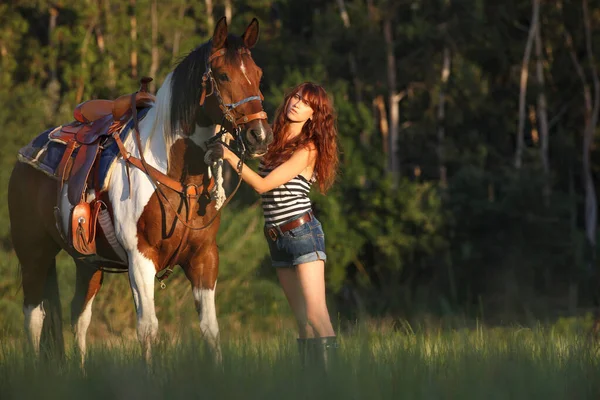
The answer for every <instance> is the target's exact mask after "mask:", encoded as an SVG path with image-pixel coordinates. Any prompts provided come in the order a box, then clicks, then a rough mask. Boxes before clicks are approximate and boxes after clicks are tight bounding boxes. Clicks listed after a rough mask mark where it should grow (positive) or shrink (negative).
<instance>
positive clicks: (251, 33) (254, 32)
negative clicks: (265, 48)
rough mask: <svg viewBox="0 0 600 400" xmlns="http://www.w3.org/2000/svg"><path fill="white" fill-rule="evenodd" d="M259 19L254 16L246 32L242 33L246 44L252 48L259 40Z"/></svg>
mask: <svg viewBox="0 0 600 400" xmlns="http://www.w3.org/2000/svg"><path fill="white" fill-rule="evenodd" d="M258 32H259V29H258V20H257V19H256V18H252V22H250V25H248V27H247V28H246V32H244V34H243V35H242V39H244V45H245V46H246V47H247V48H248V49H251V48H253V47H254V45H255V44H256V42H258Z"/></svg>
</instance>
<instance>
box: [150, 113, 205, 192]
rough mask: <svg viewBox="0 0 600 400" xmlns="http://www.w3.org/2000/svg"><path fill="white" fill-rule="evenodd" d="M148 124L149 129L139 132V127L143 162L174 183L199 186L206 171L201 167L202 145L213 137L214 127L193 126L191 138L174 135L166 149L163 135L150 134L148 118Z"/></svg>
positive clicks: (203, 166)
mask: <svg viewBox="0 0 600 400" xmlns="http://www.w3.org/2000/svg"><path fill="white" fill-rule="evenodd" d="M150 117H152V116H150ZM148 121H149V123H148V125H149V129H142V126H141V125H140V133H141V139H142V143H144V158H145V159H146V161H147V162H148V163H149V164H151V165H152V166H154V167H156V168H158V169H160V170H161V171H162V172H163V173H166V174H167V175H168V176H169V177H171V178H173V179H175V180H178V181H180V182H184V183H194V184H200V183H201V181H202V179H203V177H204V175H205V174H206V171H207V168H208V167H207V165H206V164H205V163H204V153H205V150H206V145H205V142H206V141H207V140H208V139H210V138H211V137H212V136H213V135H214V133H215V126H214V125H213V126H209V127H198V126H197V127H196V130H195V132H194V134H193V135H191V136H189V137H187V138H186V137H183V136H182V135H178V136H176V137H175V138H174V140H173V143H172V145H171V146H170V148H169V149H167V141H166V140H165V138H164V136H163V134H162V133H163V132H161V131H160V130H159V131H158V132H155V133H154V134H152V132H151V129H152V127H151V125H152V123H151V122H150V121H152V118H149V119H148ZM167 153H168V154H169V157H167Z"/></svg>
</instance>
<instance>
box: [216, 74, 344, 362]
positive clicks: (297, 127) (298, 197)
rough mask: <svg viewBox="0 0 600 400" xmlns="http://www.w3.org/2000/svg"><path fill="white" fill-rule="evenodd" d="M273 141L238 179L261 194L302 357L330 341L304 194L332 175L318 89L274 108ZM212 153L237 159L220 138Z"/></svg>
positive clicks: (332, 130)
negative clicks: (254, 166)
mask: <svg viewBox="0 0 600 400" xmlns="http://www.w3.org/2000/svg"><path fill="white" fill-rule="evenodd" d="M273 134H274V141H273V143H272V144H271V145H270V146H269V150H268V152H267V154H265V156H264V157H263V159H262V161H261V164H260V166H259V173H258V174H257V173H256V172H254V171H252V170H251V169H249V168H244V169H243V171H242V179H243V180H244V181H245V182H246V183H248V184H249V185H250V186H252V188H254V190H256V191H257V192H258V193H259V194H261V197H262V205H263V212H264V217H265V237H266V239H267V242H268V243H269V250H270V253H271V260H272V264H273V267H275V268H276V270H277V277H278V278H279V282H280V283H281V286H282V288H283V291H284V292H285V295H286V297H287V299H288V302H289V304H290V306H291V308H292V311H293V313H294V316H295V318H296V322H297V324H298V336H299V338H298V348H299V350H300V353H301V357H302V361H303V363H304V361H305V360H306V357H308V358H309V361H310V360H312V359H316V358H318V359H321V361H322V362H324V365H325V366H326V365H327V353H328V352H329V351H330V349H335V348H337V343H336V337H335V332H334V330H333V327H332V325H331V320H330V318H329V312H328V310H327V304H326V302H325V260H326V258H327V257H326V255H325V238H324V234H323V230H322V227H321V223H320V222H319V221H318V220H317V219H316V218H315V216H314V214H313V212H312V208H311V203H310V200H309V198H308V193H309V191H310V188H311V185H312V184H313V183H315V182H317V183H318V186H319V189H320V191H321V192H322V193H325V192H326V191H327V189H329V188H330V187H331V185H332V184H333V182H334V180H335V175H336V170H337V165H338V153H337V130H336V127H335V118H334V109H333V107H332V104H331V102H330V100H329V98H328V96H327V93H326V92H325V90H324V89H323V88H322V87H321V86H319V85H317V84H314V83H310V82H305V83H302V84H300V85H298V86H297V87H295V88H294V89H292V90H291V92H290V93H288V94H287V95H286V96H285V98H284V101H283V104H282V105H281V106H280V107H279V109H278V110H277V111H276V115H275V122H274V124H273ZM212 150H213V151H214V153H213V157H214V158H223V159H225V160H227V162H229V164H231V166H232V167H234V168H237V165H238V162H239V158H238V157H237V156H236V155H235V154H233V153H232V152H231V151H229V150H228V149H227V148H225V147H224V146H221V145H218V144H217V145H216V147H212Z"/></svg>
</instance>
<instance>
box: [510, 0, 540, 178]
mask: <svg viewBox="0 0 600 400" xmlns="http://www.w3.org/2000/svg"><path fill="white" fill-rule="evenodd" d="M532 8H533V10H532V16H531V26H530V27H529V35H528V36H527V43H526V44H525V52H524V54H523V63H522V65H521V87H520V92H519V125H518V128H517V144H516V147H517V148H516V151H515V168H521V166H522V164H523V147H524V145H525V143H524V142H525V141H524V131H525V109H526V104H525V101H526V95H527V78H528V76H529V58H530V57H531V47H532V45H533V40H534V38H535V32H536V27H537V24H538V19H539V14H540V2H539V0H533V5H532Z"/></svg>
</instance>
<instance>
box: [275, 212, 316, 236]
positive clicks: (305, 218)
mask: <svg viewBox="0 0 600 400" xmlns="http://www.w3.org/2000/svg"><path fill="white" fill-rule="evenodd" d="M313 218H314V215H313V213H312V210H311V211H307V212H305V213H304V214H302V215H301V216H300V217H298V218H296V219H295V220H293V221H290V222H287V223H285V224H283V225H278V226H271V227H265V232H266V233H267V235H269V237H270V238H271V239H272V240H273V241H275V240H277V238H278V237H279V236H280V235H281V234H282V233H285V232H287V231H291V230H292V229H294V228H297V227H299V226H301V225H304V224H305V223H307V222H309V221H310V220H312V219H313Z"/></svg>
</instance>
